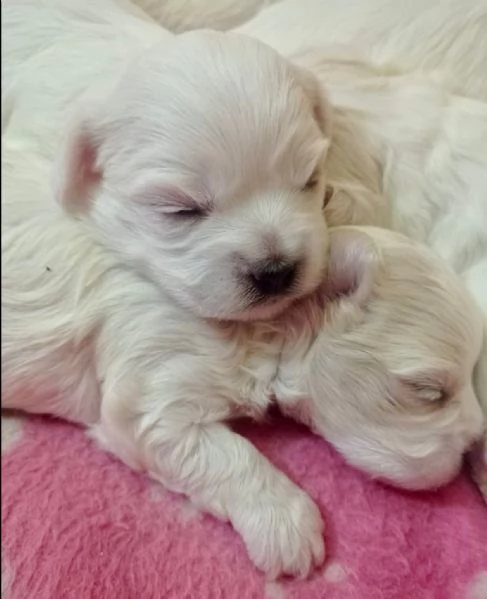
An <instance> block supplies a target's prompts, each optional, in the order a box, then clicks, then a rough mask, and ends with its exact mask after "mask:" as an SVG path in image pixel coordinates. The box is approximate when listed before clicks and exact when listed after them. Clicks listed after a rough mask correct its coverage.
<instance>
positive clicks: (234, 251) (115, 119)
mask: <svg viewBox="0 0 487 599" xmlns="http://www.w3.org/2000/svg"><path fill="white" fill-rule="evenodd" d="M75 5H76V10H73V8H72V7H73V2H71V1H69V2H68V1H64V0H47V1H46V2H43V3H39V2H37V0H19V2H14V3H12V4H11V5H7V6H6V7H5V9H4V42H3V43H4V56H3V65H4V70H5V73H4V81H3V86H4V94H3V97H2V108H3V114H4V117H3V134H2V143H3V151H4V155H5V158H4V168H5V169H6V172H7V173H10V175H9V177H8V180H7V182H6V183H5V184H4V186H5V185H6V186H7V187H6V188H5V190H4V191H6V193H7V197H8V200H7V201H8V202H10V203H12V204H16V203H17V197H18V196H24V195H25V194H24V191H25V190H26V189H27V188H29V189H30V191H31V192H33V193H32V194H31V197H32V198H34V197H36V198H37V199H36V200H35V204H36V207H35V208H33V209H34V210H35V211H37V212H39V210H50V211H52V210H53V208H52V207H51V195H50V194H49V192H48V174H47V173H48V172H50V170H51V169H52V163H53V161H54V158H55V156H56V150H57V147H58V145H59V144H62V150H61V151H60V159H59V160H57V161H56V165H55V176H54V185H55V189H56V196H57V198H58V200H59V202H60V203H61V204H62V206H63V207H64V209H65V210H66V211H67V212H70V213H71V214H72V215H73V217H75V218H78V219H81V220H84V221H85V222H86V226H87V227H89V228H90V229H91V230H92V234H93V235H94V237H96V238H97V239H98V241H99V242H100V243H102V244H103V245H105V246H106V247H108V248H109V249H110V250H111V251H113V252H115V253H116V254H117V255H118V256H119V257H120V259H121V260H123V261H124V262H125V263H127V264H130V265H131V266H132V267H133V268H135V269H136V270H137V271H139V272H143V273H144V275H145V276H147V277H149V278H150V279H151V280H153V281H154V282H156V283H157V284H158V285H159V286H160V287H161V288H164V290H165V291H167V292H168V293H169V294H170V295H171V297H172V298H173V299H174V300H175V301H177V302H178V303H180V304H182V305H184V306H185V307H187V308H189V309H190V310H192V311H193V312H194V313H197V314H199V315H200V316H202V317H218V318H220V319H231V320H235V319H239V320H246V319H264V318H269V317H271V316H273V315H275V314H277V313H278V312H279V311H282V310H283V309H284V308H285V307H286V306H288V305H289V304H290V303H291V302H292V301H293V300H295V299H296V298H298V297H301V296H303V295H306V294H307V293H309V292H310V291H312V290H313V289H314V288H315V287H316V286H317V284H318V283H319V281H320V280H321V279H322V276H323V272H324V267H325V256H326V245H327V233H326V226H325V222H324V220H323V217H322V204H323V200H322V198H323V195H324V189H325V184H326V183H325V173H324V169H323V162H324V159H325V156H326V150H327V147H328V144H329V136H328V118H327V103H326V101H325V99H324V98H322V97H321V94H320V93H319V89H318V85H317V81H316V79H315V78H314V77H313V76H311V75H310V74H308V73H307V72H306V71H305V70H304V69H301V68H299V67H295V66H292V65H291V64H290V63H288V62H287V61H285V60H284V59H282V58H280V56H279V55H278V54H277V53H276V52H275V51H273V50H271V49H270V48H268V47H266V46H265V45H263V44H261V43H259V42H257V41H255V40H253V39H251V38H248V37H246V36H240V35H238V34H232V33H228V34H225V33H220V34H218V33H213V32H195V33H189V34H184V35H181V36H173V35H171V34H169V33H168V32H165V31H164V30H162V29H161V28H160V27H158V26H157V25H156V24H153V23H150V22H147V21H146V20H144V19H143V18H142V17H141V16H138V15H135V14H131V13H130V12H128V11H127V10H125V9H123V7H122V6H121V5H120V3H118V2H117V3H112V2H110V1H108V2H106V3H104V4H103V7H102V8H100V5H99V3H98V2H94V0H88V2H85V1H83V2H80V3H79V5H77V4H76V3H75ZM102 34H103V35H102ZM41 49H42V51H40V50H41ZM66 127H69V133H68V135H66V136H65V138H64V139H61V138H60V134H59V132H60V131H63V130H65V129H66ZM26 165H28V168H29V169H30V170H32V171H35V173H34V172H33V173H32V174H30V175H26V173H25V170H27V168H26ZM24 178H26V179H27V180H26V181H23V179H24ZM13 181H15V183H13ZM39 185H41V188H39ZM19 186H20V187H19ZM39 196H41V197H40V198H39ZM31 201H32V202H33V203H34V200H31ZM18 211H19V208H15V209H12V210H11V209H8V210H6V219H7V222H8V221H9V220H10V219H12V218H18Z"/></svg>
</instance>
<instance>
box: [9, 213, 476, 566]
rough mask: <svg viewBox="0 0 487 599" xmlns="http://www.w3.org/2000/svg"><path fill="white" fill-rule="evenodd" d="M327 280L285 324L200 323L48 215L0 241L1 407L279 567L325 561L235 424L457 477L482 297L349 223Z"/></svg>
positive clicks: (471, 424)
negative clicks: (88, 450)
mask: <svg viewBox="0 0 487 599" xmlns="http://www.w3.org/2000/svg"><path fill="white" fill-rule="evenodd" d="M331 239H332V243H331V250H330V252H331V253H330V261H329V270H328V273H327V276H326V279H325V283H324V285H323V287H322V288H320V289H319V290H318V291H317V292H315V294H313V295H312V296H311V297H310V298H307V299H302V300H301V302H300V303H298V304H297V305H296V306H295V307H294V306H293V307H291V308H289V309H288V310H286V311H285V313H284V314H283V315H281V316H280V318H279V319H277V320H274V321H262V322H238V321H234V322H231V321H227V322H223V321H220V320H215V319H202V318H200V317H199V316H198V315H195V314H194V312H193V311H191V310H188V309H187V308H185V307H184V306H183V305H182V304H179V303H177V302H174V301H173V299H172V297H171V295H170V293H168V292H165V291H164V290H162V289H161V288H160V287H159V286H158V285H157V284H156V283H154V282H153V281H151V280H150V279H149V278H147V277H145V276H143V275H142V274H139V273H138V272H137V271H135V270H134V269H133V268H131V267H129V266H127V264H126V263H125V262H124V261H123V260H120V258H118V257H117V256H116V255H115V254H113V253H112V252H110V251H109V250H106V249H105V248H104V247H103V246H102V245H100V244H98V243H97V242H96V241H94V240H93V238H92V236H91V234H90V232H89V229H87V228H86V226H85V224H84V223H83V222H77V221H74V220H73V221H71V220H69V219H61V218H59V217H58V216H56V215H53V214H49V213H46V214H39V215H37V216H36V217H31V218H30V219H25V220H24V222H22V223H19V224H18V225H17V226H15V227H8V228H7V229H6V230H5V231H4V234H3V236H2V260H3V273H2V375H3V381H2V406H3V407H7V408H16V409H21V410H24V411H26V412H31V413H47V414H52V415H54V416H57V417H61V418H65V419H68V420H71V421H74V422H77V423H79V424H81V425H83V426H85V427H87V428H88V429H89V431H90V434H91V435H92V437H93V438H94V439H96V440H97V441H98V443H100V445H101V446H102V447H104V448H105V449H106V450H107V451H110V452H111V453H113V454H114V455H116V456H117V457H118V458H120V459H121V460H122V461H124V462H125V463H126V464H128V465H129V466H130V467H132V468H134V469H140V470H143V471H145V472H147V473H148V475H149V476H150V477H152V478H153V479H155V480H157V481H159V482H161V483H162V484H164V485H165V486H166V487H168V488H169V489H172V490H173V491H176V492H179V493H183V494H184V495H186V496H187V497H189V499H190V500H191V501H192V502H194V503H195V504H197V505H198V506H199V507H200V508H201V509H203V510H205V511H207V512H209V513H211V514H214V515H215V516H216V517H218V518H221V519H224V520H229V521H230V522H231V523H232V525H233V526H234V528H235V529H236V530H237V531H238V532H239V533H240V534H241V536H242V538H243V540H244V542H245V545H246V547H247V550H248V552H249V555H250V557H251V559H252V560H253V562H254V563H255V564H256V566H257V567H259V568H260V569H262V570H263V571H264V572H266V573H267V574H268V576H270V577H275V576H277V575H279V574H291V575H299V576H305V575H306V574H307V573H308V572H309V571H310V570H311V569H312V568H313V566H315V565H318V564H320V563H321V562H322V560H323V557H324V547H323V538H322V531H323V523H322V519H321V515H320V513H319V511H318V509H317V507H316V506H315V505H314V503H313V502H312V501H311V500H310V498H309V497H308V496H307V495H306V494H305V493H303V491H301V490H300V489H299V488H298V487H297V486H296V485H295V484H293V483H292V482H291V481H290V480H289V479H288V478H287V477H286V476H285V475H284V474H282V473H281V472H279V471H278V470H277V469H276V468H275V467H274V466H273V465H272V464H271V463H270V462H268V461H267V460H266V459H265V458H264V456H263V455H261V454H260V453H259V452H258V451H257V450H256V449H255V448H254V447H253V446H252V445H251V444H250V443H249V442H248V441H246V440H245V439H244V438H242V437H240V436H239V435H237V434H236V433H234V432H233V431H232V430H231V429H230V428H229V427H228V426H227V421H229V420H231V419H233V418H236V417H240V416H248V417H252V418H256V419H258V418H260V417H261V416H262V415H263V414H264V413H265V412H266V410H267V408H268V407H269V406H270V404H271V403H272V402H273V401H274V400H277V402H278V403H279V405H280V406H281V408H282V409H283V411H284V412H287V413H288V414H290V415H292V416H293V417H295V418H297V419H299V420H301V421H303V422H305V423H307V424H308V425H310V426H311V427H312V428H313V429H314V430H316V431H317V432H318V433H319V434H321V435H323V436H325V437H326V438H329V439H330V440H331V442H332V443H333V444H335V446H336V447H337V448H338V449H339V450H340V451H341V452H342V453H343V454H344V455H345V456H346V458H347V459H348V460H349V461H350V462H351V463H352V464H355V465H357V466H358V467H360V468H361V469H363V470H365V471H366V472H368V473H370V474H371V475H372V476H374V477H380V478H383V479H385V480H389V481H391V482H393V483H394V484H396V485H400V486H403V487H407V488H414V489H420V488H429V487H432V486H434V487H436V486H439V485H441V484H444V483H446V482H447V481H448V480H450V479H451V478H452V477H453V476H454V475H455V474H456V472H457V470H458V468H459V464H460V462H461V458H462V455H463V453H464V451H466V450H467V449H468V447H469V446H470V445H471V443H472V442H473V441H474V440H475V438H476V437H477V436H478V434H479V432H480V423H481V414H480V411H479V406H478V403H477V401H476V399H475V396H474V393H473V390H472V387H471V376H472V369H473V366H474V363H475V361H476V359H477V355H478V351H479V348H480V342H481V339H480V337H481V332H480V326H479V324H480V321H481V315H480V314H479V312H478V310H477V309H476V306H475V305H473V304H472V302H471V301H470V299H469V297H468V295H467V294H466V293H465V292H464V291H463V288H462V286H461V285H460V283H459V281H458V280H457V279H456V277H455V276H454V275H453V274H452V273H451V272H450V271H449V269H448V268H447V267H445V266H444V265H443V264H442V263H439V262H438V260H436V259H435V258H434V257H433V256H431V255H430V254H429V252H428V251H427V250H426V249H424V248H422V247H420V246H417V245H415V244H413V243H412V242H410V241H408V240H407V239H405V238H402V237H400V236H396V235H395V234H392V233H387V232H385V231H381V230H378V229H368V230H359V229H357V230H354V229H344V230H343V231H340V230H335V231H333V232H332V235H331Z"/></svg>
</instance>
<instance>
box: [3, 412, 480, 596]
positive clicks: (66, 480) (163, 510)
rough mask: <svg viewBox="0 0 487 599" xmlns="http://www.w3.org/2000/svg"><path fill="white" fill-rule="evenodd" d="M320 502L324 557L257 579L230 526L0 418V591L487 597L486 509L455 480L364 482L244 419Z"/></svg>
mask: <svg viewBox="0 0 487 599" xmlns="http://www.w3.org/2000/svg"><path fill="white" fill-rule="evenodd" d="M239 431H240V432H241V433H242V434H244V435H246V436H247V437H249V438H250V439H251V441H252V442H254V443H255V444H256V445H257V446H258V448H259V449H260V450H261V451H262V452H263V453H265V454H266V455H267V456H268V457H269V458H270V459H271V460H272V461H273V462H274V463H275V464H276V466H278V467H279V468H281V469H282V470H283V471H284V472H286V473H287V474H288V475H289V476H290V477H291V478H292V479H293V480H295V481H296V482H297V483H298V484H299V485H301V486H302V487H303V488H304V489H305V490H306V491H307V492H308V493H309V494H310V495H311V496H312V497H313V499H314V500H315V501H316V502H317V504H318V505H319V507H320V509H321V511H322V514H323V516H324V518H325V521H326V542H327V554H328V558H327V562H326V564H325V566H324V567H323V568H322V569H321V570H320V571H318V572H316V573H315V574H314V576H313V578H312V579H310V580H308V581H293V580H280V581H278V582H274V583H270V582H266V580H265V579H264V577H263V575H262V574H260V573H259V572H258V571H257V570H255V569H254V567H253V566H252V564H251V563H250V561H249V560H248V558H247V556H246V553H245V549H244V547H243V544H242V542H241V540H240V539H239V538H238V536H237V534H236V533H235V532H234V531H233V530H232V528H231V527H230V526H229V525H228V524H225V523H221V522H218V521H216V520H214V519H213V518H211V517H209V516H205V515H203V514H201V513H200V512H198V511H197V510H196V509H195V508H193V507H191V506H190V504H189V503H188V502H187V501H186V500H184V499H183V498H181V497H177V496H175V495H173V494H171V493H169V492H166V491H165V490H164V489H163V488H162V487H160V486H159V485H156V484H155V483H153V482H151V481H149V480H148V479H147V478H146V477H145V476H143V475H142V474H138V473H134V472H132V471H130V470H129V469H128V468H127V467H125V466H124V465H122V464H121V463H119V462H118V461H116V460H115V459H113V458H112V457H110V456H108V455H106V454H105V453H103V452H102V451H101V450H99V449H98V448H97V447H96V446H95V445H94V444H93V443H92V442H91V441H90V440H89V439H88V438H87V437H86V435H85V433H84V432H83V431H82V430H80V429H78V428H76V427H74V426H71V425H69V424H66V423H63V422H56V421H53V420H49V419H29V420H17V419H15V418H14V419H12V418H9V419H6V420H4V421H3V422H2V545H3V551H2V574H3V576H2V578H3V581H2V597H3V598H4V599H64V598H66V599H71V598H73V599H132V598H133V599H161V598H167V599H227V598H228V599H233V598H235V599H251V598H252V599H261V598H262V599H486V598H487V508H486V506H485V504H484V503H483V501H482V499H481V497H480V495H479V494H478V492H477V490H476V489H475V487H474V486H473V485H472V484H471V483H470V481H469V480H468V478H467V477H466V476H461V477H460V478H459V479H458V480H457V481H455V482H454V483H453V484H451V485H450V486H448V487H447V488H445V489H443V490H441V491H439V492H436V493H423V494H413V493H404V492H400V491H396V490H393V489H389V488H387V487H385V486H382V485H380V484H378V483H374V482H372V481H370V480H368V479H367V478H366V477H365V476H363V475H361V474H360V473H358V472H357V471H355V470H354V469H352V468H350V467H348V466H347V465H346V464H344V463H343V461H342V459H341V458H340V457H339V456H337V454H336V453H335V452H334V451H333V450H332V449H331V448H330V447H329V446H328V445H327V444H326V443H325V442H323V441H322V440H321V439H319V438H317V437H315V436H313V435H312V434H311V433H309V432H308V431H306V430H305V429H303V428H300V427H298V426H295V425H294V424H293V423H289V422H286V421H283V420H280V419H277V420H276V421H274V422H272V424H271V425H266V426H255V425H243V426H241V427H240V428H239Z"/></svg>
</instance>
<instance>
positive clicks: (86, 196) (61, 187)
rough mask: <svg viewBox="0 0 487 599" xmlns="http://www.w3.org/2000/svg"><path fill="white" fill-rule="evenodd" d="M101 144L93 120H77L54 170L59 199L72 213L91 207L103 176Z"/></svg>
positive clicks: (81, 211) (66, 139) (55, 189)
mask: <svg viewBox="0 0 487 599" xmlns="http://www.w3.org/2000/svg"><path fill="white" fill-rule="evenodd" d="M99 145H100V140H99V138H97V135H96V134H95V128H94V126H93V124H92V122H91V120H89V119H87V118H79V119H77V120H75V122H74V125H73V126H71V128H70V129H69V131H68V134H67V135H66V137H65V140H64V143H63V144H62V146H61V151H60V154H59V157H58V160H57V161H56V164H55V169H54V174H53V175H54V177H53V183H54V192H55V196H56V199H57V201H58V202H59V203H60V204H61V206H63V208H64V209H65V210H66V211H67V212H69V213H73V214H79V213H83V212H85V211H86V210H88V209H89V205H90V201H91V198H92V195H93V192H94V190H95V189H96V187H97V186H98V185H99V184H100V182H101V180H102V172H101V169H100V168H99V166H98V164H97V157H98V149H99Z"/></svg>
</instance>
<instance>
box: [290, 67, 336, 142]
mask: <svg viewBox="0 0 487 599" xmlns="http://www.w3.org/2000/svg"><path fill="white" fill-rule="evenodd" d="M294 72H295V75H296V78H297V80H298V81H299V83H300V85H301V87H302V88H303V90H304V93H305V94H306V96H307V98H308V99H309V102H310V104H311V107H312V110H313V114H314V116H315V119H316V122H317V123H318V126H319V128H320V130H321V132H322V133H323V136H324V137H325V138H326V139H327V140H330V139H331V135H332V126H333V114H332V108H331V105H330V103H329V101H328V98H327V97H326V94H325V92H324V90H323V87H322V85H320V82H319V80H318V78H317V77H316V76H315V75H314V74H313V73H312V72H311V71H308V70H307V69H305V68H303V67H299V66H294Z"/></svg>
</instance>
